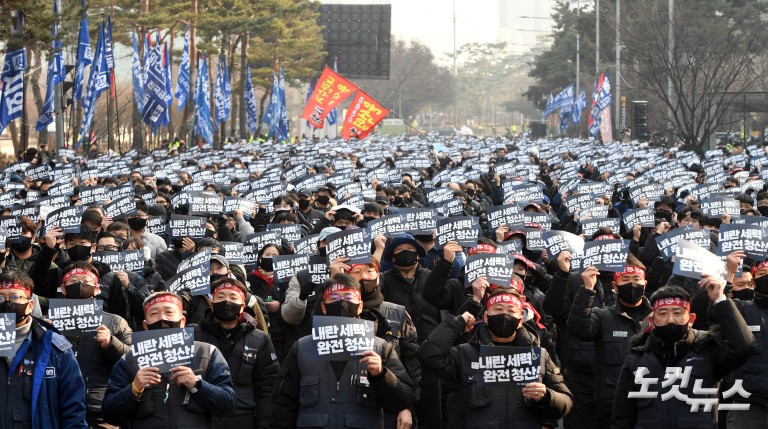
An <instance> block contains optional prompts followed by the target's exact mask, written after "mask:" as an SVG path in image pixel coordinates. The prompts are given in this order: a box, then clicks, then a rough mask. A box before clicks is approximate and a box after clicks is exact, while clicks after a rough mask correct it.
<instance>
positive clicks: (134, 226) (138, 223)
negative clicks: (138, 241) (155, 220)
mask: <svg viewBox="0 0 768 429" xmlns="http://www.w3.org/2000/svg"><path fill="white" fill-rule="evenodd" d="M128 226H129V227H131V230H133V231H141V230H142V229H144V228H146V226H147V220H146V219H142V218H140V217H135V218H132V219H128Z"/></svg>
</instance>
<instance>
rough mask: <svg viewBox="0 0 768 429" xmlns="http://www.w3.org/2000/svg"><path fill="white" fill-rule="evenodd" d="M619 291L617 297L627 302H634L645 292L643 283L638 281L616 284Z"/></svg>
mask: <svg viewBox="0 0 768 429" xmlns="http://www.w3.org/2000/svg"><path fill="white" fill-rule="evenodd" d="M617 289H618V291H619V298H621V299H622V300H623V301H624V302H626V303H629V304H634V303H636V302H638V301H640V300H641V299H642V298H643V293H644V292H645V285H642V284H639V283H627V284H623V285H617Z"/></svg>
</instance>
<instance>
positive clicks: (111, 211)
mask: <svg viewBox="0 0 768 429" xmlns="http://www.w3.org/2000/svg"><path fill="white" fill-rule="evenodd" d="M135 214H136V200H135V199H134V198H133V196H130V197H123V198H119V199H116V200H112V201H111V202H110V203H109V204H107V205H105V206H104V216H106V217H111V218H112V219H120V218H122V217H126V216H132V215H135Z"/></svg>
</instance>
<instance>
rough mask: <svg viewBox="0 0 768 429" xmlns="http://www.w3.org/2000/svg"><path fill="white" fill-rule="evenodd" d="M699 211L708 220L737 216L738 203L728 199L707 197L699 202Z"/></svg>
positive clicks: (738, 210) (738, 211)
mask: <svg viewBox="0 0 768 429" xmlns="http://www.w3.org/2000/svg"><path fill="white" fill-rule="evenodd" d="M701 211H702V212H704V214H705V215H706V216H707V217H709V218H719V217H720V216H722V215H724V214H727V215H730V216H739V214H740V213H741V209H740V208H739V201H738V200H735V199H733V198H730V197H717V196H715V197H709V198H704V199H702V200H701Z"/></svg>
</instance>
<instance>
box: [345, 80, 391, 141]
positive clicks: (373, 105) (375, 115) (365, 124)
mask: <svg viewBox="0 0 768 429" xmlns="http://www.w3.org/2000/svg"><path fill="white" fill-rule="evenodd" d="M387 115H389V109H387V108H385V107H384V106H382V105H381V103H379V102H378V101H376V99H375V98H373V97H371V96H370V95H368V94H366V93H364V92H363V91H359V92H358V93H357V95H355V99H354V100H353V101H352V104H351V105H350V107H349V112H347V117H346V118H345V119H344V128H343V129H342V130H341V136H342V137H344V139H345V140H349V139H351V138H352V137H356V138H358V139H364V138H365V137H366V136H367V135H368V134H370V133H371V131H373V128H374V127H376V125H378V123H379V122H381V121H382V119H384V118H386V117H387Z"/></svg>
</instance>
